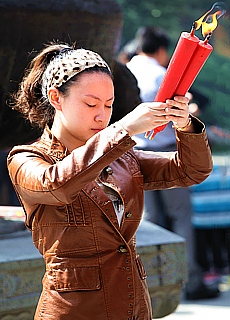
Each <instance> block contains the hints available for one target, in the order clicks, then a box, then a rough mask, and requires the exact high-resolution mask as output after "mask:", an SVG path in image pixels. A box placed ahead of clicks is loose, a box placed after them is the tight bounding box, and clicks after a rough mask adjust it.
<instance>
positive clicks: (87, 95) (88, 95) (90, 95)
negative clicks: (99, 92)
mask: <svg viewBox="0 0 230 320" xmlns="http://www.w3.org/2000/svg"><path fill="white" fill-rule="evenodd" d="M85 96H86V97H91V98H93V99H96V100H99V101H101V99H100V98H98V97H97V96H95V95H93V94H86V95H85ZM113 99H114V97H111V98H109V99H107V100H106V101H111V100H113Z"/></svg>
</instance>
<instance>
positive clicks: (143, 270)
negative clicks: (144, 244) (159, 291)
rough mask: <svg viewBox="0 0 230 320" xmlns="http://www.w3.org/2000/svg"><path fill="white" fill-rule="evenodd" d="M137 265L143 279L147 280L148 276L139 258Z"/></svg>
mask: <svg viewBox="0 0 230 320" xmlns="http://www.w3.org/2000/svg"><path fill="white" fill-rule="evenodd" d="M136 264H137V269H138V272H139V275H140V277H141V279H142V280H145V279H146V278H147V275H146V272H145V268H144V266H143V263H142V261H141V259H140V257H139V256H137V258H136Z"/></svg>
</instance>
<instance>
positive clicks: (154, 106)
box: [119, 96, 189, 136]
mask: <svg viewBox="0 0 230 320" xmlns="http://www.w3.org/2000/svg"><path fill="white" fill-rule="evenodd" d="M188 103H189V99H188V98H186V97H184V96H176V97H175V98H174V100H167V101H166V103H162V102H145V103H141V104H140V105H139V106H137V107H136V108H135V109H134V110H133V111H131V112H130V113H128V114H127V115H126V116H125V117H123V118H122V119H121V120H119V123H120V124H121V125H122V126H123V127H124V128H125V129H126V130H127V131H128V132H129V135H130V136H133V135H136V134H139V133H144V132H146V131H151V130H152V129H154V128H156V127H158V126H161V125H164V124H167V123H168V122H169V121H172V122H173V124H174V125H175V126H177V127H181V128H182V127H184V126H186V125H187V124H188V121H189V109H188Z"/></svg>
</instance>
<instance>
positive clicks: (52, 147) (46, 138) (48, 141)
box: [41, 126, 70, 161]
mask: <svg viewBox="0 0 230 320" xmlns="http://www.w3.org/2000/svg"><path fill="white" fill-rule="evenodd" d="M41 142H42V143H43V144H45V145H46V147H47V154H48V155H49V156H51V157H52V158H54V159H55V160H56V161H60V160H62V159H63V158H65V157H66V156H67V155H68V154H69V153H70V152H69V151H68V149H67V148H66V147H65V146H64V144H63V143H61V141H60V140H58V139H57V138H56V137H55V136H54V135H53V133H52V132H51V130H50V128H49V127H48V126H46V127H45V130H44V132H43V134H42V136H41Z"/></svg>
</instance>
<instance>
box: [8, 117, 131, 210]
mask: <svg viewBox="0 0 230 320" xmlns="http://www.w3.org/2000/svg"><path fill="white" fill-rule="evenodd" d="M38 145H39V144H38ZM134 145H135V142H134V141H133V140H132V139H131V138H130V136H129V135H128V133H127V132H126V131H125V130H124V129H123V127H121V126H120V125H119V124H118V123H115V124H112V125H111V126H109V127H107V128H106V129H104V130H102V131H101V132H99V133H97V134H96V135H94V136H93V137H92V138H90V139H89V140H88V141H87V143H86V144H85V145H84V146H82V147H79V148H76V149H75V150H73V151H72V152H71V153H70V154H69V155H67V156H66V157H65V158H64V159H63V160H61V161H59V162H57V163H53V162H52V160H51V158H49V157H48V156H47V154H46V153H45V152H44V151H43V150H42V149H41V148H38V147H36V144H35V146H33V145H31V146H19V147H15V148H13V149H12V150H11V152H10V153H9V156H8V169H9V174H10V177H11V180H12V183H13V185H14V187H15V190H16V192H17V193H18V194H19V195H20V197H21V198H22V199H23V202H26V203H29V204H31V205H36V204H48V205H54V204H57V205H62V204H66V203H71V202H72V201H73V200H74V199H75V198H76V196H77V194H78V192H79V191H80V190H81V189H82V188H84V187H85V186H86V185H87V184H88V183H89V182H91V181H93V180H95V178H96V177H97V176H98V175H99V173H100V172H101V171H102V170H103V168H105V167H106V166H108V165H109V164H110V163H111V162H112V161H114V160H115V159H117V158H119V157H120V156H121V155H122V154H123V153H125V152H126V151H127V150H129V149H130V148H132V146H134Z"/></svg>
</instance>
